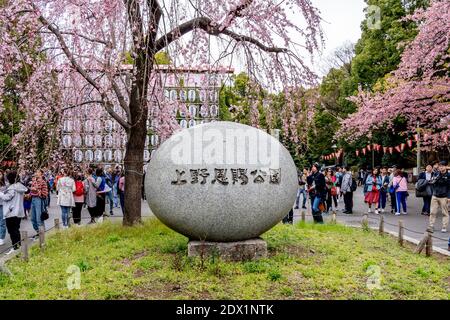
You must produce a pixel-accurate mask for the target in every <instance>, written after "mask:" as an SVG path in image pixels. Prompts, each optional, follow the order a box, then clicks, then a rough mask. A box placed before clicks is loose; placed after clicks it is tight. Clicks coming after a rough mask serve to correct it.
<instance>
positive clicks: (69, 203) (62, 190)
mask: <svg viewBox="0 0 450 320" xmlns="http://www.w3.org/2000/svg"><path fill="white" fill-rule="evenodd" d="M62 174H63V177H62V178H59V179H58V183H57V184H56V191H58V201H57V204H58V205H59V206H60V207H61V220H62V222H63V229H67V228H68V227H69V213H70V209H71V208H72V207H75V199H74V198H73V193H74V192H75V190H76V188H75V180H73V178H72V177H71V174H70V172H69V170H67V169H64V170H62Z"/></svg>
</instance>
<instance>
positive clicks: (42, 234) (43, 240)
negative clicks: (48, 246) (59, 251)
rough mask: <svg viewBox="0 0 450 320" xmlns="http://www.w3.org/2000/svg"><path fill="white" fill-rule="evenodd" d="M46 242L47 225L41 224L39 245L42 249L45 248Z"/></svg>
mask: <svg viewBox="0 0 450 320" xmlns="http://www.w3.org/2000/svg"><path fill="white" fill-rule="evenodd" d="M44 244H45V227H44V226H40V227H39V247H40V248H41V250H44Z"/></svg>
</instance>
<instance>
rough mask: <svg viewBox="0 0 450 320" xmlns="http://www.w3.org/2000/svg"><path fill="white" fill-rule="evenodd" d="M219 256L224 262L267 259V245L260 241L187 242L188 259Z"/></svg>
mask: <svg viewBox="0 0 450 320" xmlns="http://www.w3.org/2000/svg"><path fill="white" fill-rule="evenodd" d="M202 255H203V257H205V258H206V257H211V256H213V255H215V256H219V257H220V258H221V259H222V260H225V261H249V260H257V259H261V258H265V257H267V243H266V242H265V241H264V240H262V239H251V240H245V241H237V242H208V241H189V243H188V256H189V257H201V256H202Z"/></svg>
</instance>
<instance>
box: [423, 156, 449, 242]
mask: <svg viewBox="0 0 450 320" xmlns="http://www.w3.org/2000/svg"><path fill="white" fill-rule="evenodd" d="M447 165H448V163H447V161H441V162H440V163H439V170H438V172H437V173H435V174H434V175H433V177H432V178H431V180H430V182H429V184H430V185H432V186H433V197H432V198H431V212H430V224H429V227H428V229H429V230H430V231H433V230H434V223H435V222H436V216H437V213H438V211H439V209H441V211H442V215H443V218H442V232H443V233H446V232H447V228H448V223H449V217H448V199H449V198H450V173H449V172H448V170H447Z"/></svg>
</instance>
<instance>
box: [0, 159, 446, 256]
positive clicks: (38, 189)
mask: <svg viewBox="0 0 450 320" xmlns="http://www.w3.org/2000/svg"><path fill="white" fill-rule="evenodd" d="M54 172H57V173H56V175H55V174H54ZM356 175H357V177H355V175H354V173H353V172H352V170H351V169H350V167H348V166H342V167H339V166H336V167H335V166H333V167H328V168H327V167H322V166H320V165H319V164H318V163H315V164H313V165H312V166H311V168H304V169H303V170H302V171H299V174H298V185H299V186H298V192H297V199H296V201H295V209H299V208H300V205H301V207H302V208H303V209H306V204H307V201H308V199H309V200H310V204H311V213H312V216H313V219H314V222H316V223H323V215H324V214H325V215H326V214H328V213H329V212H330V211H331V210H334V211H337V210H339V209H338V206H339V203H340V202H341V200H343V203H344V208H343V210H342V212H343V213H345V214H353V195H354V192H356V191H357V188H358V186H362V192H363V193H364V202H365V204H366V206H367V212H368V213H374V214H377V215H379V214H383V213H385V212H389V208H388V207H389V203H390V213H391V214H395V215H396V216H400V215H407V214H408V196H409V192H408V182H409V181H408V174H407V173H406V172H405V171H404V170H402V168H400V167H397V166H393V167H391V168H388V167H381V168H380V167H377V168H373V169H369V170H360V171H358V173H357V174H356ZM415 188H416V190H415V191H416V196H417V197H420V198H422V199H423V207H422V209H421V214H422V215H426V216H429V230H434V225H435V223H436V218H437V215H438V213H439V212H441V213H442V215H443V219H442V229H441V231H442V232H444V233H446V232H447V230H448V225H449V210H448V206H449V202H450V171H449V168H448V163H447V162H445V161H442V162H436V163H433V164H430V165H427V166H426V168H424V170H423V172H421V173H420V175H419V176H418V181H417V183H416V186H415ZM124 192H125V175H124V171H123V170H122V168H121V167H120V166H118V165H117V166H114V167H113V166H109V167H106V168H103V166H97V167H89V168H86V169H85V170H83V169H81V168H80V167H76V168H73V169H72V168H69V167H65V168H61V169H59V170H57V171H55V170H53V169H51V168H44V169H38V170H36V171H35V172H29V171H26V170H21V171H20V172H19V173H17V171H14V170H6V171H2V170H0V246H1V245H4V243H5V237H6V232H8V234H9V235H10V238H11V242H12V244H13V248H12V249H11V250H10V251H9V252H8V254H10V253H12V252H14V250H18V249H19V247H20V245H21V241H20V240H21V236H20V224H21V221H22V220H23V219H30V220H31V224H32V227H33V229H34V231H35V232H36V234H35V235H34V237H35V238H37V237H38V236H39V231H40V228H41V227H44V230H45V220H46V219H48V207H49V205H50V198H51V196H52V195H53V194H56V196H57V201H56V203H57V205H58V206H59V207H60V209H61V221H62V228H68V227H69V219H70V217H72V218H73V223H74V224H75V225H80V224H81V219H82V218H81V212H82V208H83V207H86V208H87V211H88V212H89V215H90V221H89V224H93V223H96V222H99V221H102V220H103V217H104V216H105V215H113V214H114V212H113V208H114V207H116V208H118V207H119V204H120V207H121V208H122V212H123V210H124ZM143 197H144V196H143ZM388 200H389V201H388ZM107 204H109V208H107V207H106V205H107ZM108 209H109V210H108ZM108 211H109V214H108ZM283 222H285V223H292V222H293V210H291V211H290V212H289V214H288V216H287V217H286V218H285V219H284V220H283Z"/></svg>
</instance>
